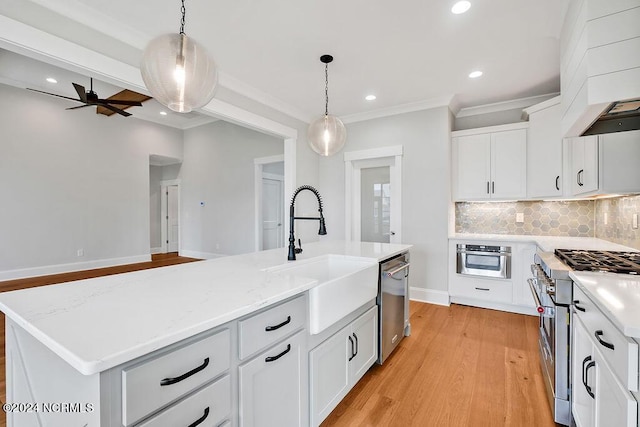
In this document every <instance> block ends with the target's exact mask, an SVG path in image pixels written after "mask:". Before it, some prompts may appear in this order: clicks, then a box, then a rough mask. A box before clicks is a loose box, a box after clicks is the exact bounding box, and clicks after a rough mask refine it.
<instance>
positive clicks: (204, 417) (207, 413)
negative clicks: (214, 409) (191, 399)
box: [187, 406, 209, 427]
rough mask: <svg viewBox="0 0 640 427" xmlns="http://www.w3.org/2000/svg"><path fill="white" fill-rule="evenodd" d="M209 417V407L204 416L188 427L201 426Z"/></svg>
mask: <svg viewBox="0 0 640 427" xmlns="http://www.w3.org/2000/svg"><path fill="white" fill-rule="evenodd" d="M208 416H209V407H208V406H207V407H206V409H205V410H204V414H203V415H202V416H201V417H200V418H198V419H197V420H195V421H194V422H192V423H191V424H189V425H188V426H187V427H196V426H199V425H200V424H202V422H203V421H204V420H206V419H207V417H208Z"/></svg>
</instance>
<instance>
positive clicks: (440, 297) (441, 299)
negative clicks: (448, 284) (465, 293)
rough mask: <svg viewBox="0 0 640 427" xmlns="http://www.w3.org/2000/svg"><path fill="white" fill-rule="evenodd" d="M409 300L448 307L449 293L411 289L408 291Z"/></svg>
mask: <svg viewBox="0 0 640 427" xmlns="http://www.w3.org/2000/svg"><path fill="white" fill-rule="evenodd" d="M409 299H411V300H413V301H420V302H428V303H429V304H437V305H446V306H448V305H449V292H447V291H436V290H434V289H425V288H415V287H411V288H410V289H409Z"/></svg>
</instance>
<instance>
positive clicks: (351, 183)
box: [344, 145, 404, 243]
mask: <svg viewBox="0 0 640 427" xmlns="http://www.w3.org/2000/svg"><path fill="white" fill-rule="evenodd" d="M403 152H404V150H403V146H402V145H394V146H390V147H381V148H372V149H369V150H360V151H349V152H347V153H344V167H345V174H344V177H345V182H344V207H345V217H344V227H345V239H346V240H353V241H357V242H359V241H360V219H361V217H360V213H361V211H360V169H362V161H363V160H368V161H369V162H367V163H366V166H367V167H375V166H376V165H377V166H389V178H390V181H391V224H390V225H391V230H393V231H394V233H395V235H392V236H389V242H390V243H401V242H402V156H403ZM390 159H393V164H392V165H390V164H389V163H391V162H390V161H389V160H390ZM359 163H360V164H359ZM398 183H399V184H400V185H397V184H398Z"/></svg>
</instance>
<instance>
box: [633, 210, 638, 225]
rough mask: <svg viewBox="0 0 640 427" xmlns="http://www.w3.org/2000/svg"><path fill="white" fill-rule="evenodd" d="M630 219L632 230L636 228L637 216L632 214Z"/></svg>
mask: <svg viewBox="0 0 640 427" xmlns="http://www.w3.org/2000/svg"><path fill="white" fill-rule="evenodd" d="M632 218H633V219H632V221H631V226H632V227H633V228H638V214H637V213H635V214H633V217H632Z"/></svg>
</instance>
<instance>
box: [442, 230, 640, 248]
mask: <svg viewBox="0 0 640 427" xmlns="http://www.w3.org/2000/svg"><path fill="white" fill-rule="evenodd" d="M449 239H450V240H473V241H485V242H517V243H534V244H535V245H537V246H538V247H539V248H540V250H542V251H543V252H553V251H554V250H556V249H584V250H597V251H598V250H599V251H634V252H635V251H637V249H633V248H630V247H628V246H624V245H619V244H617V243H612V242H609V241H607V240H603V239H597V238H595V237H561V236H525V235H516V234H471V233H456V234H453V235H451V236H449Z"/></svg>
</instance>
